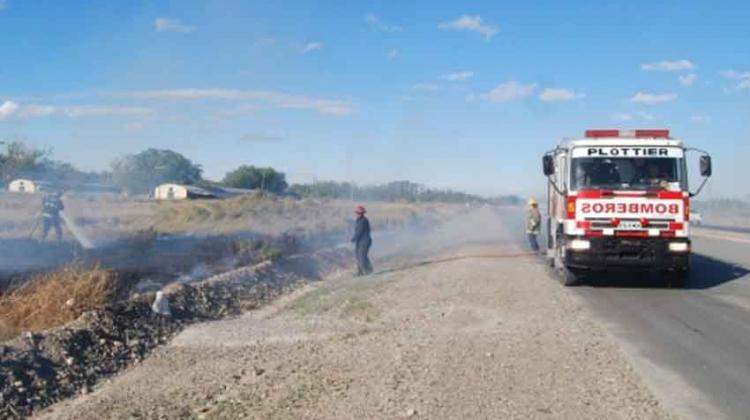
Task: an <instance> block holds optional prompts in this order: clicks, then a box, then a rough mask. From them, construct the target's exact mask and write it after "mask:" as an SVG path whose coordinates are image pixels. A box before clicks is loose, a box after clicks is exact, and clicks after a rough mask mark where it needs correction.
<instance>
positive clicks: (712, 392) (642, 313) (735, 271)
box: [504, 211, 750, 419]
mask: <svg viewBox="0 0 750 420" xmlns="http://www.w3.org/2000/svg"><path fill="white" fill-rule="evenodd" d="M504 215H505V220H506V222H507V223H512V224H516V225H517V226H519V228H518V229H519V231H521V229H523V214H522V213H520V212H517V211H516V212H510V211H506V212H504ZM694 234H695V235H694V242H693V245H694V251H695V255H694V258H693V261H692V273H691V276H690V280H689V282H688V285H687V288H686V289H684V290H675V289H667V288H664V287H662V286H661V285H660V284H658V282H655V281H654V280H653V279H651V280H649V279H645V278H643V277H640V276H637V275H629V276H619V277H617V278H613V277H611V276H609V277H607V278H595V279H593V280H594V281H593V282H592V283H591V284H590V285H586V286H581V287H577V288H572V289H570V290H571V291H573V292H574V293H576V294H577V295H578V296H580V297H581V298H582V299H583V300H584V301H585V302H586V304H587V305H588V306H589V307H590V309H592V311H593V312H594V314H595V315H596V316H597V317H598V318H599V319H600V320H602V321H603V322H604V324H605V325H607V326H608V328H609V330H610V331H611V332H612V333H613V334H614V336H615V337H616V338H617V339H618V341H620V342H621V344H622V346H623V348H624V349H625V351H626V353H627V354H628V355H629V356H630V357H631V359H632V361H633V363H634V364H635V365H636V367H637V368H638V369H639V371H640V372H641V373H642V374H643V375H644V377H645V379H646V381H647V382H648V383H649V384H650V386H651V388H652V389H653V390H654V392H655V393H656V394H657V395H658V396H659V397H660V398H661V399H662V401H664V403H665V404H666V405H667V407H669V408H670V409H671V410H672V411H673V412H675V413H676V414H678V415H680V416H682V417H685V418H695V419H707V418H731V419H737V418H750V398H748V396H750V275H748V268H750V236H749V235H743V234H739V233H729V232H722V231H717V230H709V229H699V230H695V231H694ZM517 240H518V241H523V240H524V238H523V236H522V235H521V234H519V235H517Z"/></svg>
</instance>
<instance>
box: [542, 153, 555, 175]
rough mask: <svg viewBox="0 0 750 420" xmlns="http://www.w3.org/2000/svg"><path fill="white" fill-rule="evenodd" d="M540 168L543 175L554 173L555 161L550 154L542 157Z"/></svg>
mask: <svg viewBox="0 0 750 420" xmlns="http://www.w3.org/2000/svg"><path fill="white" fill-rule="evenodd" d="M542 169H543V171H544V176H550V175H552V174H554V173H555V161H554V159H553V158H552V156H550V155H544V157H542Z"/></svg>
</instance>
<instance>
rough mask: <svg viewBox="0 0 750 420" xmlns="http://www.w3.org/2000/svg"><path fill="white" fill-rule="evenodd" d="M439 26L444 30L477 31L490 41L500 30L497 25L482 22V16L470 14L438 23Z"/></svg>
mask: <svg viewBox="0 0 750 420" xmlns="http://www.w3.org/2000/svg"><path fill="white" fill-rule="evenodd" d="M438 28H439V29H441V30H443V31H451V30H452V31H471V32H476V33H478V34H480V35H482V36H483V37H484V39H485V40H487V41H489V40H490V39H492V37H493V36H495V35H497V33H498V32H499V31H500V30H499V29H498V27H497V26H495V25H490V24H485V23H482V18H481V17H480V16H479V15H476V16H469V15H462V16H460V17H458V18H457V19H456V20H452V21H450V22H442V23H440V24H439V25H438Z"/></svg>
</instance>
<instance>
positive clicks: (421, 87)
mask: <svg viewBox="0 0 750 420" xmlns="http://www.w3.org/2000/svg"><path fill="white" fill-rule="evenodd" d="M411 88H412V90H416V91H420V92H435V91H437V90H440V86H438V85H436V84H434V83H416V84H414V86H412V87H411Z"/></svg>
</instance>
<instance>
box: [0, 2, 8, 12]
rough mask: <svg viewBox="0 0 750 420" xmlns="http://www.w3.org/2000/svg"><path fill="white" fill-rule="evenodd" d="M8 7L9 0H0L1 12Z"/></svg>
mask: <svg viewBox="0 0 750 420" xmlns="http://www.w3.org/2000/svg"><path fill="white" fill-rule="evenodd" d="M6 7H8V0H0V12H2V11H3V10H5V8H6Z"/></svg>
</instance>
